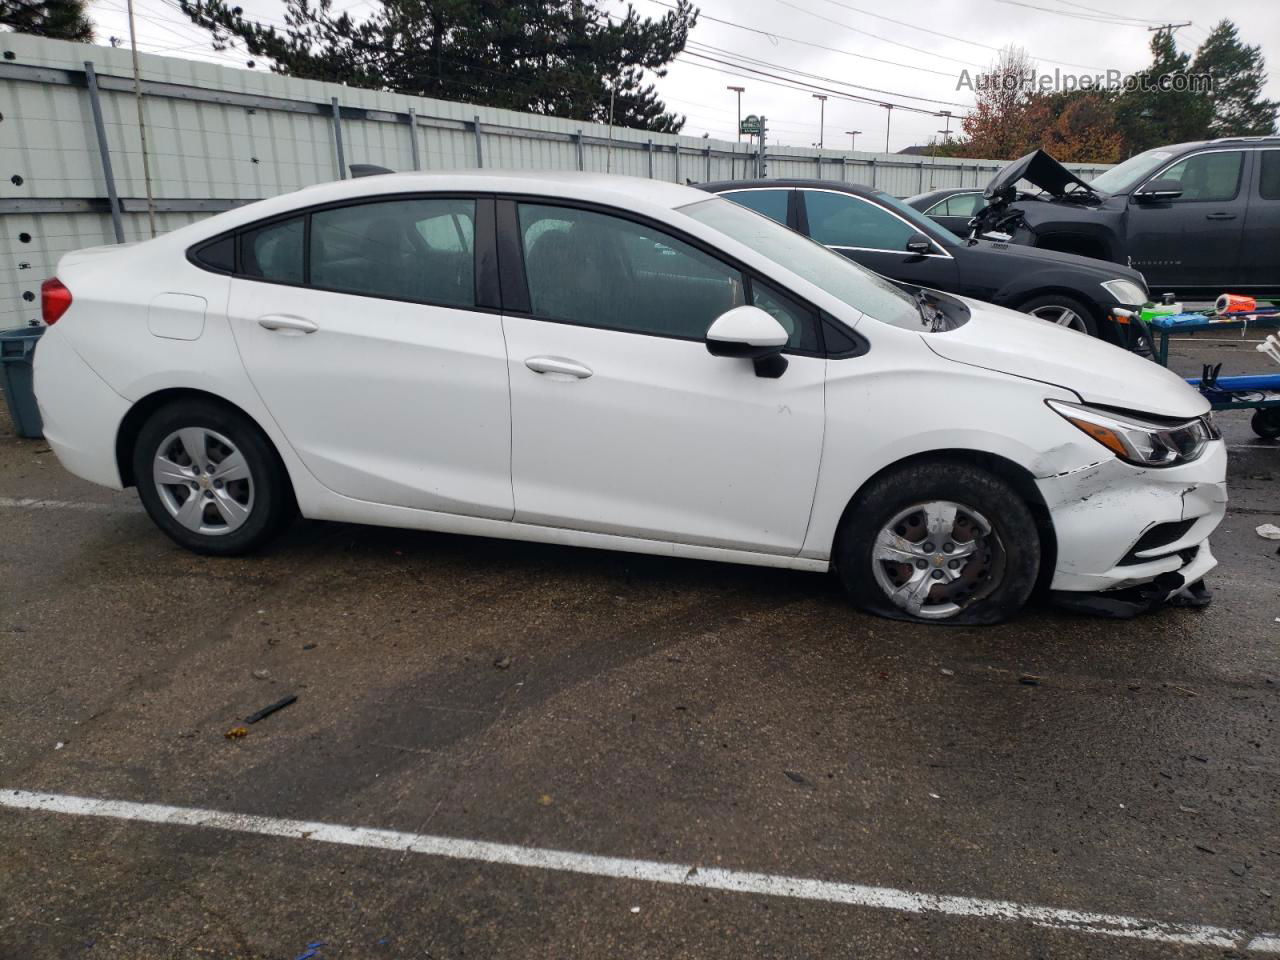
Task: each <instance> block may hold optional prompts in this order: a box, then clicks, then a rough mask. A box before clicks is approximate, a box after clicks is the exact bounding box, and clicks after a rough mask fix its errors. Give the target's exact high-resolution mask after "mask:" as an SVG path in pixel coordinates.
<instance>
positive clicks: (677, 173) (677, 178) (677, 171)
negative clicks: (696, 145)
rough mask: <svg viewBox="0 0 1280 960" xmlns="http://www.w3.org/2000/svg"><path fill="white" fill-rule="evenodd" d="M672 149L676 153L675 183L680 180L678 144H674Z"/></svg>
mask: <svg viewBox="0 0 1280 960" xmlns="http://www.w3.org/2000/svg"><path fill="white" fill-rule="evenodd" d="M672 149H673V150H674V151H675V154H676V183H679V182H680V144H678V143H677V144H676V145H675V146H674V147H672Z"/></svg>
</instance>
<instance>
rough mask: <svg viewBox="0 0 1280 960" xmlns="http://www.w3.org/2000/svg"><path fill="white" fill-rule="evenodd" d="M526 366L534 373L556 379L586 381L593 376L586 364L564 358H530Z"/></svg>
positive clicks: (525, 363)
mask: <svg viewBox="0 0 1280 960" xmlns="http://www.w3.org/2000/svg"><path fill="white" fill-rule="evenodd" d="M524 365H525V366H526V367H528V368H529V369H530V370H532V371H533V372H534V373H549V374H551V375H552V376H555V377H561V378H565V379H573V380H585V379H587V377H589V376H591V373H592V370H591V368H590V367H588V366H587V365H586V364H582V363H578V362H577V361H576V360H566V359H565V358H564V357H530V358H529V359H528V360H526V361H525V362H524Z"/></svg>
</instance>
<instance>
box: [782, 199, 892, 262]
mask: <svg viewBox="0 0 1280 960" xmlns="http://www.w3.org/2000/svg"><path fill="white" fill-rule="evenodd" d="M804 203H805V211H806V212H807V214H808V216H809V236H811V237H813V239H814V240H817V241H818V242H819V243H823V244H826V245H827V246H829V247H860V248H862V249H864V250H893V251H895V252H896V251H899V250H905V249H906V246H907V241H908V240H909V239H911V237H912V236H914V235H915V233H916V231H915V230H913V229H912V228H911V227H909V226H907V225H906V224H905V223H903V222H902V221H901V220H899V219H898V218H897V217H895V216H893V214H891V213H889V212H888V211H886V210H882V209H881V208H880V207H877V206H876V205H875V204H872V203H868V202H867V201H865V200H861V199H859V198H858V197H854V196H850V195H849V194H847V193H831V192H828V191H825V190H805V191H804Z"/></svg>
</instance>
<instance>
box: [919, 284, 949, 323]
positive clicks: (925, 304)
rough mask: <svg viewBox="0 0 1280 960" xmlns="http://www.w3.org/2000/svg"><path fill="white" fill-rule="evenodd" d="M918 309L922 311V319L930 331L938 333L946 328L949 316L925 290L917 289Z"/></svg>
mask: <svg viewBox="0 0 1280 960" xmlns="http://www.w3.org/2000/svg"><path fill="white" fill-rule="evenodd" d="M914 299H915V302H916V309H917V310H919V311H920V319H921V320H922V321H924V325H925V326H926V327H927V328H928V330H929V332H930V333H937V332H938V331H939V330H942V329H944V328H945V326H946V323H947V316H946V314H944V313H943V312H942V311H941V310H939V309H938V307H937V305H936V304H935V303H934V302H933V301H932V300H930V299H929V298H928V297H927V296H926V295H925V292H924V291H923V290H917V291H916V294H915V297H914Z"/></svg>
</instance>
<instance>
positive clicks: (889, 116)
mask: <svg viewBox="0 0 1280 960" xmlns="http://www.w3.org/2000/svg"><path fill="white" fill-rule="evenodd" d="M880 106H882V107H884V111H885V113H884V152H885V153H888V152H889V124H890V123H892V122H893V104H892V103H882V104H880Z"/></svg>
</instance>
